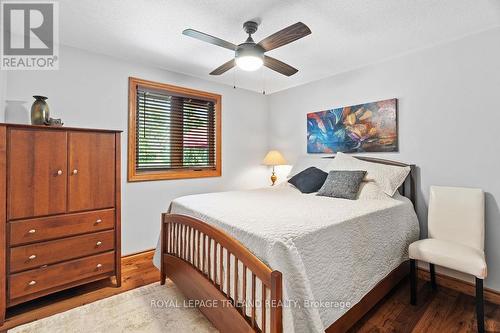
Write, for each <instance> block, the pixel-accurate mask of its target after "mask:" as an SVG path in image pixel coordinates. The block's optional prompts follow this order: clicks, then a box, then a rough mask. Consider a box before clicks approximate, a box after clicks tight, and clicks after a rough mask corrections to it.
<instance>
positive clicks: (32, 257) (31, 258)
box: [28, 254, 36, 260]
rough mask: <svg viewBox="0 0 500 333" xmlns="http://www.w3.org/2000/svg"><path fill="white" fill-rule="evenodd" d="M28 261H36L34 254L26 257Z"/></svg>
mask: <svg viewBox="0 0 500 333" xmlns="http://www.w3.org/2000/svg"><path fill="white" fill-rule="evenodd" d="M28 259H29V260H33V259H36V254H32V255H30V256H29V257H28Z"/></svg>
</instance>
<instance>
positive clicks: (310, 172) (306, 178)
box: [288, 167, 328, 193]
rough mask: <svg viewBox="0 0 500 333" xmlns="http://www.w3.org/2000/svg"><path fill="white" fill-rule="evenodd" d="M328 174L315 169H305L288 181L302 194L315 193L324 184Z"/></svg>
mask: <svg viewBox="0 0 500 333" xmlns="http://www.w3.org/2000/svg"><path fill="white" fill-rule="evenodd" d="M327 176H328V174H327V173H326V172H324V171H323V170H320V169H318V168H315V167H310V168H307V169H305V170H303V171H301V172H299V173H298V174H296V175H295V176H293V177H292V178H290V179H289V180H288V182H289V183H290V184H292V185H293V186H295V187H296V188H298V189H299V191H300V192H302V193H313V192H317V191H318V190H319V189H320V188H321V185H323V183H324V182H325V179H326V177H327Z"/></svg>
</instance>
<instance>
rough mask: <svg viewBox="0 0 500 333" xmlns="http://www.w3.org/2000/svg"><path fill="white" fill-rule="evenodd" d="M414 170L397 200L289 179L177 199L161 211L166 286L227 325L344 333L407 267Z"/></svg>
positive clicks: (413, 229) (159, 258)
mask: <svg viewBox="0 0 500 333" xmlns="http://www.w3.org/2000/svg"><path fill="white" fill-rule="evenodd" d="M362 159H363V160H365V161H369V162H371V163H381V164H386V165H395V166H408V165H406V164H403V163H399V162H394V161H388V160H380V159H372V158H365V157H364V158H362ZM410 169H411V171H410V173H409V175H408V177H407V178H406V179H405V181H404V183H403V184H402V186H401V187H400V189H399V192H400V193H396V194H395V195H394V196H393V197H389V196H385V197H377V198H371V197H370V198H360V199H358V200H344V199H333V198H326V197H318V196H315V195H314V194H302V193H300V192H299V191H297V190H296V189H295V188H293V187H292V186H290V185H288V184H286V183H285V184H283V185H280V186H277V187H271V188H266V189H257V190H249V191H231V192H219V193H209V194H201V195H192V196H186V197H182V198H178V199H176V200H174V201H173V202H172V203H171V206H170V209H169V212H168V213H165V214H163V216H162V232H161V238H162V241H161V244H160V245H159V247H158V248H157V251H156V255H155V260H156V262H157V263H158V262H159V265H160V267H161V279H162V283H164V281H165V279H166V277H167V276H168V277H169V278H170V279H171V280H172V281H173V282H174V283H175V284H176V285H177V286H178V287H179V288H180V289H181V290H182V292H183V293H184V295H185V296H186V297H187V298H188V299H190V300H193V301H195V302H194V303H192V304H194V305H196V306H198V307H199V308H200V310H201V311H202V313H204V314H205V316H206V317H207V318H208V319H209V320H210V321H211V322H212V323H213V324H214V326H215V327H217V328H218V329H219V330H221V331H222V332H273V333H275V332H276V333H279V332H283V331H285V332H324V331H326V332H343V331H346V330H347V329H348V328H349V327H350V326H351V325H352V324H354V323H355V322H356V321H357V320H358V319H359V318H360V317H362V316H363V315H364V314H365V313H366V312H367V311H368V310H369V309H370V308H371V307H372V306H373V305H375V303H376V302H377V301H378V300H379V299H380V298H382V297H383V296H384V295H385V294H386V293H387V292H389V291H390V289H391V288H392V287H393V286H394V285H395V284H397V283H398V282H399V281H400V280H401V279H402V278H403V277H404V276H405V275H406V274H407V273H408V264H407V259H408V257H407V249H408V245H409V244H410V243H411V242H413V241H415V240H416V239H418V235H419V228H418V220H417V217H416V214H415V211H414V208H413V205H414V200H415V182H414V170H415V168H414V166H410Z"/></svg>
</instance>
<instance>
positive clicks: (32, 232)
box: [28, 229, 36, 234]
mask: <svg viewBox="0 0 500 333" xmlns="http://www.w3.org/2000/svg"><path fill="white" fill-rule="evenodd" d="M35 232H36V229H31V230H30V231H28V233H30V234H34V233H35Z"/></svg>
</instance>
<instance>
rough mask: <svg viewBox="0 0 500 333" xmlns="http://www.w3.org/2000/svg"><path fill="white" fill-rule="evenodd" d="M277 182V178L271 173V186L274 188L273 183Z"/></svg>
mask: <svg viewBox="0 0 500 333" xmlns="http://www.w3.org/2000/svg"><path fill="white" fill-rule="evenodd" d="M277 180H278V177H277V176H276V175H275V174H274V171H273V174H272V175H271V182H272V184H271V186H274V183H276V181H277Z"/></svg>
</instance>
